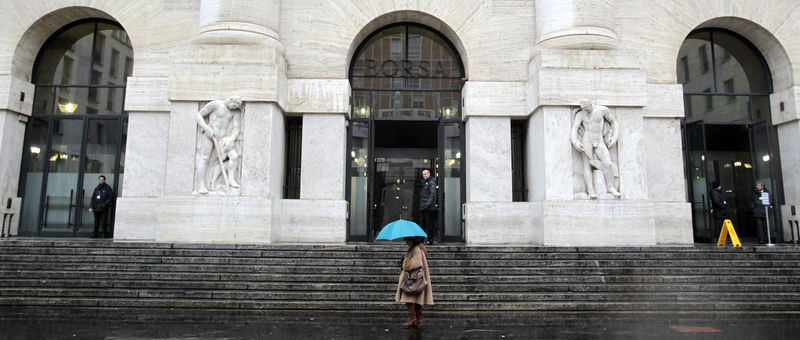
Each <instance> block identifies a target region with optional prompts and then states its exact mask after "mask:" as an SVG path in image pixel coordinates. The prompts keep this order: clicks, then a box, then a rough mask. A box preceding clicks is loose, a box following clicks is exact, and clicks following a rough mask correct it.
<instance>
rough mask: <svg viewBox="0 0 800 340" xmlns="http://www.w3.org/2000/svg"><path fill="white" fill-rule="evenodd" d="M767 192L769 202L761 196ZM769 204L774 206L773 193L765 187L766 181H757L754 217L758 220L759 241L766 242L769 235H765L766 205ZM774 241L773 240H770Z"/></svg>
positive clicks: (754, 197) (754, 195)
mask: <svg viewBox="0 0 800 340" xmlns="http://www.w3.org/2000/svg"><path fill="white" fill-rule="evenodd" d="M763 194H766V195H765V196H766V198H767V202H766V203H765V202H764V201H763V200H762V199H761V197H762V196H763ZM765 206H769V207H770V208H772V194H770V193H769V191H767V188H765V187H764V183H761V182H758V183H756V192H755V194H753V217H754V218H755V220H756V230H757V231H758V243H761V244H764V243H765V240H767V237H766V236H765V235H764V230H766V228H767V224H766V222H767V212H766V211H764V210H765V209H764V207H765ZM769 243H772V242H769Z"/></svg>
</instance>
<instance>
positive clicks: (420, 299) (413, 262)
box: [394, 237, 433, 328]
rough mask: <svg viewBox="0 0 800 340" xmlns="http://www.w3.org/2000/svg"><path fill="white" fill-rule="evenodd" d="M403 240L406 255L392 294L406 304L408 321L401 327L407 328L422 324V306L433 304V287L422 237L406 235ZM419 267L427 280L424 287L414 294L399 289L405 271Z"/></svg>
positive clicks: (416, 269)
mask: <svg viewBox="0 0 800 340" xmlns="http://www.w3.org/2000/svg"><path fill="white" fill-rule="evenodd" d="M403 240H404V241H406V244H408V251H406V256H405V259H404V260H403V269H402V270H401V271H400V280H399V281H398V282H397V293H396V294H395V296H394V300H395V301H396V302H401V303H402V302H404V303H405V304H406V309H408V321H406V323H404V324H403V327H406V328H408V327H414V326H422V324H423V320H422V306H423V305H433V289H432V288H431V274H430V272H429V271H428V259H427V258H426V257H425V253H427V252H428V249H427V248H425V245H424V244H423V243H422V242H423V240H424V239H423V238H422V237H406V238H403ZM420 267H421V268H422V269H423V272H424V273H425V280H426V281H428V285H427V286H425V289H423V290H422V291H421V292H419V293H416V294H409V293H406V292H404V291H403V290H402V289H400V285H402V284H403V277H404V276H405V274H406V271H409V272H412V273H413V272H416V271H418V270H419V268H420Z"/></svg>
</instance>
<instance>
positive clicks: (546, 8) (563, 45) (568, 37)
mask: <svg viewBox="0 0 800 340" xmlns="http://www.w3.org/2000/svg"><path fill="white" fill-rule="evenodd" d="M535 11H536V45H537V46H538V47H540V48H555V49H587V50H590V49H612V48H616V46H617V34H616V33H615V32H614V26H615V25H616V19H615V13H614V12H615V11H614V0H536V6H535Z"/></svg>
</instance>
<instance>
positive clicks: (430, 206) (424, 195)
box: [419, 169, 436, 244]
mask: <svg viewBox="0 0 800 340" xmlns="http://www.w3.org/2000/svg"><path fill="white" fill-rule="evenodd" d="M422 181H423V183H424V186H423V187H422V192H420V194H419V210H420V212H422V229H424V230H425V233H427V234H428V240H427V243H428V244H433V237H434V236H436V180H434V179H433V178H432V177H431V172H430V171H429V170H428V169H425V170H422Z"/></svg>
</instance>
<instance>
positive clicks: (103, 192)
mask: <svg viewBox="0 0 800 340" xmlns="http://www.w3.org/2000/svg"><path fill="white" fill-rule="evenodd" d="M97 181H98V184H97V187H95V188H94V191H93V192H92V200H91V202H90V203H89V212H90V213H94V232H93V233H92V238H98V237H101V235H100V227H101V226H102V229H103V235H102V236H106V237H107V236H110V235H109V234H108V230H107V227H108V223H107V221H106V220H107V219H108V211H109V210H111V202H112V201H113V200H114V190H113V189H111V186H110V185H108V184H107V183H106V176H103V175H100V177H98V178H97Z"/></svg>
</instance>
